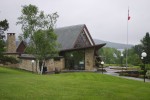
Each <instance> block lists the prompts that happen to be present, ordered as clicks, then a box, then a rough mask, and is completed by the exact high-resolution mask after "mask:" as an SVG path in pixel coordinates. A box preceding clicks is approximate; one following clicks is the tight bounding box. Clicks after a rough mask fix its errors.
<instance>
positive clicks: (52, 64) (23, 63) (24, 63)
mask: <svg viewBox="0 0 150 100" xmlns="http://www.w3.org/2000/svg"><path fill="white" fill-rule="evenodd" d="M37 66H39V65H37ZM45 66H46V67H47V72H52V71H54V70H55V68H57V69H58V70H62V69H64V68H65V67H64V66H65V65H64V58H60V60H59V61H54V59H49V60H47V61H46V62H45ZM19 68H20V69H24V70H28V71H34V72H37V70H38V68H37V69H36V64H35V63H34V64H33V67H32V63H31V59H20V64H19Z"/></svg>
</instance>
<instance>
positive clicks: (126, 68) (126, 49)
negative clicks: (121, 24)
mask: <svg viewBox="0 0 150 100" xmlns="http://www.w3.org/2000/svg"><path fill="white" fill-rule="evenodd" d="M127 67H128V20H127V46H126V69H127Z"/></svg>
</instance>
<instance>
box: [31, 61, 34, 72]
mask: <svg viewBox="0 0 150 100" xmlns="http://www.w3.org/2000/svg"><path fill="white" fill-rule="evenodd" d="M31 63H32V73H33V64H34V60H31Z"/></svg>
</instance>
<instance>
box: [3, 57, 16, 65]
mask: <svg viewBox="0 0 150 100" xmlns="http://www.w3.org/2000/svg"><path fill="white" fill-rule="evenodd" d="M7 62H9V63H11V64H16V63H18V60H17V59H16V58H14V57H12V56H2V57H1V58H0V63H3V64H5V63H7Z"/></svg>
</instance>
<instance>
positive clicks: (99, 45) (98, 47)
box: [60, 43, 106, 52]
mask: <svg viewBox="0 0 150 100" xmlns="http://www.w3.org/2000/svg"><path fill="white" fill-rule="evenodd" d="M105 45H106V43H103V44H96V45H93V46H87V47H81V48H72V49H65V50H60V52H67V51H75V50H85V49H89V48H95V49H100V48H102V47H103V46H105Z"/></svg>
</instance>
